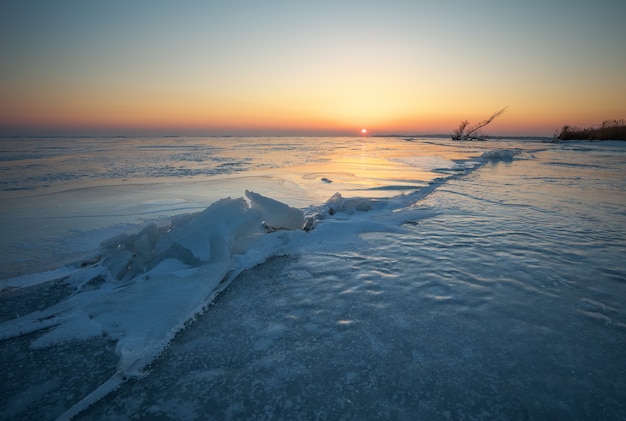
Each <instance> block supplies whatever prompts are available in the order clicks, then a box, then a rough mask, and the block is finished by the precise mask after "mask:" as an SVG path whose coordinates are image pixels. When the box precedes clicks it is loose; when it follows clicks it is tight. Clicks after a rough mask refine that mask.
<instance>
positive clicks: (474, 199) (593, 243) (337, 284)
mask: <svg viewBox="0 0 626 421" xmlns="http://www.w3.org/2000/svg"><path fill="white" fill-rule="evenodd" d="M303 142H304V143H305V141H303ZM385 142H390V143H389V144H385V145H384V146H385V148H387V147H388V148H389V149H391V148H392V147H402V148H408V147H411V148H415V152H414V153H415V154H419V151H420V150H421V149H422V148H426V147H428V145H426V144H425V143H424V142H417V141H415V142H402V143H401V145H400V146H398V145H394V144H392V143H391V142H393V140H385ZM268 143H271V142H270V141H268ZM388 145H391V146H388ZM493 146H494V145H492V144H487V143H480V144H478V143H476V144H474V143H472V144H471V145H470V146H465V145H464V146H462V147H463V148H466V147H467V148H470V149H471V151H470V152H463V153H459V154H458V155H457V154H450V155H446V156H445V157H441V158H438V157H436V156H435V155H436V154H434V153H433V155H432V156H433V157H432V158H424V159H423V162H424V163H427V164H428V165H430V167H432V168H433V169H436V170H437V173H438V174H436V175H435V177H438V178H433V179H425V180H422V179H419V180H417V181H419V182H420V183H417V182H415V183H414V182H413V181H412V180H409V179H408V178H406V173H405V172H402V175H401V177H403V178H402V179H403V180H404V181H407V184H412V185H416V186H418V187H415V190H414V191H408V192H406V193H404V194H400V195H396V196H393V197H379V196H377V197H375V198H374V197H369V196H365V195H364V193H367V190H363V189H360V190H358V191H354V190H350V189H346V188H345V187H346V186H347V185H349V183H348V184H347V183H345V180H346V173H345V172H341V171H339V172H337V173H332V177H333V183H332V185H330V184H329V183H323V182H320V179H321V178H325V177H330V176H331V173H320V172H317V171H308V170H307V171H302V172H300V173H298V174H303V173H304V174H306V177H308V178H306V177H305V178H303V179H304V180H305V181H306V180H310V183H309V184H306V185H307V186H309V188H311V189H320V191H322V192H326V193H328V194H327V196H325V198H328V197H329V196H330V198H329V199H328V200H327V201H325V202H323V199H322V200H320V202H318V203H316V204H315V205H312V206H310V207H308V208H304V207H302V208H297V207H294V206H290V205H288V204H287V201H286V200H285V197H288V196H289V194H292V192H294V191H298V188H300V187H296V188H294V189H293V190H289V187H288V186H290V185H292V184H289V183H288V182H287V181H289V182H293V183H294V185H296V184H297V183H295V182H294V180H296V179H297V177H296V176H294V175H292V174H291V173H290V172H289V171H287V170H285V173H289V177H284V178H282V179H281V180H280V182H276V183H272V184H271V185H272V186H273V187H272V188H271V189H270V188H269V186H270V184H269V183H268V180H269V178H261V179H262V180H263V182H262V183H260V185H265V186H266V189H263V190H259V189H257V188H258V185H259V184H254V185H251V186H246V187H248V189H249V190H246V191H245V195H244V197H240V198H234V199H232V198H227V199H221V200H216V201H213V200H212V202H209V203H212V204H211V205H210V206H208V207H207V206H204V207H202V208H198V209H203V210H201V211H200V212H196V213H185V214H180V215H176V216H170V217H167V218H161V219H159V220H157V221H156V222H151V223H142V224H141V225H134V226H135V228H134V229H133V230H131V231H127V232H125V233H124V234H122V235H118V236H116V237H113V238H110V239H109V240H107V241H105V242H104V243H103V244H102V246H101V247H100V248H99V251H98V255H97V257H98V258H96V259H93V258H91V259H89V260H84V261H82V265H81V264H72V265H69V266H65V267H63V268H61V269H57V270H54V271H49V272H46V273H40V274H33V275H26V276H22V277H19V278H14V279H12V280H11V279H9V280H5V281H3V283H2V284H1V286H2V287H3V290H2V291H3V293H4V294H5V297H6V300H5V303H7V306H6V307H4V306H3V308H0V312H1V313H2V315H3V319H2V320H4V321H3V322H2V323H1V324H0V339H4V340H5V341H4V342H2V343H3V348H2V349H0V352H1V353H2V356H3V359H4V366H3V374H2V375H3V376H4V377H2V379H0V380H4V384H5V388H6V390H7V392H6V393H5V394H4V395H3V396H2V397H0V399H3V400H2V401H0V403H1V404H2V405H0V406H2V407H3V409H0V415H1V416H4V417H7V418H18V417H21V418H29V417H32V418H37V417H38V416H43V417H44V418H45V417H46V415H45V414H48V413H50V414H52V416H51V417H52V418H56V417H57V416H58V414H61V413H63V411H66V412H65V413H64V414H63V415H62V416H61V418H62V419H63V418H66V419H67V418H69V417H71V416H73V415H77V414H80V416H82V417H84V419H97V418H109V419H113V418H123V417H130V418H133V417H151V416H154V417H155V418H158V417H170V418H179V419H180V418H184V417H189V418H199V417H202V416H203V414H204V415H206V414H210V416H214V417H215V418H225V417H226V418H227V417H228V416H231V417H233V418H237V417H240V418H250V419H252V418H263V417H265V418H271V417H272V416H273V417H274V418H293V416H294V414H303V415H302V416H303V417H305V418H327V419H331V418H337V419H339V418H352V419H362V418H367V417H377V418H383V419H384V418H388V419H394V418H412V417H413V416H417V417H419V416H422V417H423V418H429V419H430V418H433V419H437V418H446V417H448V418H450V417H451V418H454V417H455V416H456V415H458V417H459V418H461V417H463V416H467V417H476V418H480V417H493V418H527V417H531V418H572V417H574V418H575V417H576V416H582V417H583V418H590V419H592V418H597V415H604V416H606V417H609V418H620V416H622V415H624V414H625V413H626V411H625V410H624V407H623V404H621V403H620V401H623V399H621V398H623V390H625V389H624V387H623V386H624V381H623V378H626V377H625V376H624V375H623V374H624V373H625V366H624V364H623V362H621V359H620V357H621V355H622V350H621V348H620V344H621V343H622V342H623V339H624V326H626V324H625V320H626V319H625V318H624V312H623V310H622V307H623V306H620V300H621V299H622V298H623V285H624V282H623V279H624V270H623V265H621V262H623V257H624V248H623V232H624V226H626V222H625V221H624V220H623V217H624V214H623V212H622V211H621V209H623V203H624V198H623V193H621V192H623V191H624V190H623V188H622V186H623V177H621V175H622V173H623V171H622V170H623V154H621V152H620V151H621V150H620V149H619V148H620V147H619V146H614V148H616V149H617V153H611V154H605V155H603V154H598V157H595V158H594V159H596V161H597V162H595V161H594V159H590V157H592V158H593V155H592V154H589V152H590V150H589V149H586V150H585V151H584V152H581V151H580V150H579V149H574V148H570V149H567V148H565V147H564V146H559V145H553V146H549V147H548V148H555V150H554V151H552V150H550V149H545V148H544V150H542V152H541V153H538V154H537V156H540V157H541V159H540V158H537V159H534V158H533V159H532V160H519V161H518V160H517V158H515V157H517V156H518V154H521V153H524V152H523V150H526V151H528V150H530V147H528V146H525V145H523V144H521V143H519V142H518V143H516V144H515V146H516V147H515V148H507V149H505V148H504V147H502V145H495V146H496V147H495V148H494V147H493ZM592 146H593V145H592ZM592 146H590V147H592ZM458 147H459V148H460V147H461V146H458ZM593 147H596V146H593ZM364 148H365V145H364V144H356V145H350V148H349V149H347V150H348V152H347V153H348V154H351V155H356V157H354V156H351V161H350V162H351V165H352V167H351V168H356V167H357V166H358V165H357V164H355V162H356V163H358V162H359V159H360V157H361V156H364V157H365V158H367V156H366V154H365V153H364V152H363V150H364ZM455 148H457V146H455ZM532 148H533V150H538V149H539V148H540V146H537V145H535V146H532ZM165 149H167V148H165ZM455 150H456V149H455ZM409 152H410V151H409ZM435 152H436V150H435ZM281 153H283V152H281ZM582 153H584V156H581V155H580V154H582ZM603 153H604V152H603ZM403 154H407V152H406V151H405V152H403ZM567 154H574V155H575V156H573V157H571V156H568V155H567ZM576 154H578V155H576ZM398 155H402V154H398ZM600 155H602V156H601V158H599V156H600ZM409 156H410V153H409ZM189 158H191V157H189ZM610 159H614V161H610ZM366 161H367V160H366V159H364V162H366ZM500 161H502V162H511V164H507V165H499V164H498V162H500ZM377 162H378V161H377ZM405 162H406V163H408V164H410V165H411V166H415V168H416V169H417V168H418V167H419V165H421V164H420V159H417V158H416V159H406V160H405ZM581 162H584V163H585V166H582V165H580V163H581ZM490 163H493V165H491V164H490ZM518 163H519V164H518ZM552 163H559V164H560V165H559V166H558V167H555V166H554V165H552ZM486 164H488V165H486ZM561 164H562V165H561ZM485 165H486V167H485V168H484V170H483V171H477V172H476V173H473V172H474V171H476V170H479V169H480V168H483V166H485ZM611 165H613V167H611ZM372 167H373V166H372ZM394 168H396V167H394ZM599 173H601V174H603V175H602V177H603V178H602V179H601V180H603V181H601V182H600V181H598V177H599V176H598V174H599ZM310 174H315V177H309V175H310ZM379 175H380V174H379V173H374V174H371V175H368V177H371V179H376V177H377V176H379ZM409 175H410V174H409ZM384 177H389V175H388V174H385V175H384ZM384 177H383V178H384ZM611 177H613V178H611ZM252 178H254V177H250V178H249V180H252ZM244 179H245V178H244ZM242 180H243V179H242ZM306 182H308V181H306ZM386 182H387V179H386V178H385V183H386ZM391 182H393V183H395V181H394V180H391ZM226 183H227V182H226V181H225V180H222V181H220V183H216V184H215V185H216V186H217V185H222V184H226ZM263 183H265V184H263ZM385 183H381V184H383V187H387V186H388V185H389V184H390V183H388V184H385ZM598 183H600V184H601V183H605V184H601V185H602V186H603V187H605V188H607V189H609V190H610V189H613V190H611V192H612V194H605V193H604V192H603V191H602V190H595V189H596V187H597V186H598ZM298 186H301V185H298ZM420 186H421V187H420ZM615 186H617V187H615ZM330 189H332V190H330ZM139 190H140V189H139V188H138V187H137V186H135V187H134V188H131V189H129V191H131V192H135V193H138V192H139ZM243 190H244V189H243V188H241V189H239V190H237V191H238V192H241V191H243ZM251 190H254V191H263V192H264V193H267V191H268V190H269V191H270V192H271V193H270V194H268V196H272V197H274V198H270V197H267V196H263V195H260V194H258V193H255V192H253V191H251ZM169 191H170V192H173V193H172V194H171V195H170V196H169V197H170V199H171V200H169V199H167V198H166V197H168V196H167V195H165V194H163V191H161V192H160V193H161V194H160V195H159V196H143V197H141V198H139V199H138V201H137V203H141V204H142V206H144V205H146V206H152V205H158V206H168V205H173V206H178V205H184V204H185V203H187V202H183V199H181V200H179V199H178V198H179V197H184V196H183V194H184V192H182V191H178V189H176V188H172V189H171V190H169ZM334 191H337V193H336V194H334V195H333V192H334ZM85 193H86V194H87V193H88V192H85ZM207 194H208V193H207ZM210 194H216V192H215V191H211V192H210ZM276 194H277V195H278V197H277V196H275V195H276ZM316 194H318V193H316ZM222 197H226V196H222ZM278 198H280V199H281V200H277V199H278ZM599 198H601V200H600V199H599ZM184 200H187V199H184ZM290 203H292V202H290ZM305 203H308V202H305ZM116 204H119V202H117V203H116ZM185 206H187V205H185ZM185 209H188V208H187V207H186V208H185ZM103 213H104V212H103ZM302 228H304V230H303V229H302ZM273 256H287V257H284V258H280V259H273V258H272V257H273ZM268 260H269V263H267V264H262V265H258V264H259V263H262V262H267V261H268ZM253 267H254V269H252V270H249V271H246V272H245V273H244V275H243V276H241V277H238V276H239V275H240V274H241V273H242V271H245V270H247V269H250V268H253ZM59 277H60V278H61V279H59ZM236 277H238V278H237V282H235V284H234V285H231V286H232V288H230V289H229V290H228V291H227V292H226V293H225V294H223V295H221V296H220V300H219V301H218V302H217V305H216V306H214V307H209V308H210V311H206V309H207V306H208V305H209V304H210V303H211V302H212V301H213V299H214V298H215V297H216V296H217V295H218V294H220V293H221V292H222V291H224V289H225V288H226V286H228V285H229V284H230V283H231V281H233V280H234V279H235V278H236ZM620 291H622V292H620ZM29 294H33V295H34V297H33V298H32V299H31V298H28V295H29ZM22 301H24V305H23V306H21V307H20V306H18V305H17V303H21V302H22ZM13 302H15V303H16V304H15V306H14V305H13ZM13 313H14V314H13ZM193 320H197V322H196V323H194V324H192V325H190V326H189V327H188V328H187V329H182V328H183V327H185V326H188V325H189V324H190V322H191V321H193ZM181 330H182V332H181ZM31 334H32V335H31ZM175 335H176V337H175ZM587 341H588V342H590V343H593V344H594V346H588V345H586V344H585V343H586V342H587ZM595 345H598V346H595ZM169 346H172V348H171V349H170V351H169V352H168V353H166V354H165V355H164V357H163V358H162V359H157V358H156V357H158V356H159V355H163V351H164V350H165V349H166V348H167V347H169ZM113 350H114V351H115V354H114V355H113ZM98 352H99V353H100V354H99V355H106V354H107V353H108V354H110V355H109V357H100V358H104V362H100V363H97V361H96V358H95V357H93V358H94V361H93V364H90V365H92V366H93V367H89V368H84V366H83V365H78V364H76V367H77V368H76V369H75V370H73V369H71V368H70V369H66V368H64V367H65V366H63V365H62V363H60V362H62V361H65V360H66V359H67V358H70V357H71V356H72V355H78V356H82V355H88V356H89V357H90V358H91V357H92V356H95V355H98ZM34 355H35V356H37V357H36V358H33V356H34ZM113 356H115V357H116V362H112V358H113ZM69 360H71V358H70V359H69ZM31 361H36V362H35V363H33V364H34V365H33V366H30V368H29V366H28V364H29V362H31ZM12 362H15V363H14V364H13V363H12ZM90 363H91V360H90ZM99 364H100V365H103V366H105V367H109V370H108V371H107V370H105V369H101V370H100V371H99V372H100V374H99V375H98V376H95V375H92V373H91V371H90V370H91V369H92V368H93V370H94V371H97V370H98V367H99ZM148 365H150V366H149V367H148ZM24 367H25V368H24ZM100 368H102V367H100ZM147 368H149V370H152V371H149V370H147ZM87 371H89V373H88V374H85V373H87ZM132 377H135V378H140V379H141V380H140V381H131V382H125V380H127V379H128V378H132ZM42 379H45V381H42ZM68 379H69V380H70V383H71V382H76V383H80V385H78V386H76V385H72V386H69V385H67V384H66V383H67V380H68ZM33 384H38V385H40V386H37V387H32V385H33ZM115 389H117V391H115ZM5 396H6V398H5ZM42 402H48V406H45V405H42ZM50 402H52V403H50ZM320 402H323V403H324V404H323V405H320ZM94 403H95V404H96V405H95V406H94V407H91V408H89V409H88V407H89V406H90V405H91V404H94ZM51 406H52V407H53V409H52V410H50V408H51ZM38 408H42V409H38ZM84 410H87V411H86V412H82V411H84ZM46 411H48V412H46ZM602 411H606V412H604V413H603V412H602ZM42 414H44V415H42ZM580 414H582V415H580Z"/></svg>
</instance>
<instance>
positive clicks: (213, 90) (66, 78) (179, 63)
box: [0, 0, 626, 135]
mask: <svg viewBox="0 0 626 421" xmlns="http://www.w3.org/2000/svg"><path fill="white" fill-rule="evenodd" d="M625 12H626V3H624V2H621V1H598V2H583V1H551V2H544V1H526V2H523V3H522V2H517V1H475V2H464V1H441V2H434V1H433V2H425V1H385V2H382V1H363V0H361V1H317V2H308V1H236V2H226V1H224V2H205V1H197V2H176V3H171V2H154V1H144V2H139V1H124V2H117V1H110V2H93V3H92V2H83V1H57V2H43V1H42V2H27V1H25V2H14V3H13V4H3V5H2V6H0V16H1V17H0V31H1V34H0V35H1V40H0V47H1V49H2V50H1V51H2V57H3V60H2V64H1V65H0V72H1V76H2V77H1V80H0V94H1V97H0V134H5V135H13V134H118V133H119V134H125V133H130V134H141V133H145V134H158V133H165V134H167V133H181V134H222V133H231V134H295V133H302V134H333V133H337V134H353V133H357V132H358V131H359V130H360V129H361V128H362V127H368V128H369V129H370V131H373V132H379V133H380V132H412V133H415V132H438V133H441V132H444V133H445V132H447V131H449V130H451V129H452V128H453V127H454V126H455V125H456V124H457V123H458V121H459V120H460V119H464V118H469V119H470V120H474V119H481V118H483V117H485V116H486V115H488V114H490V113H491V112H492V111H495V110H497V109H499V108H502V107H504V106H506V105H508V106H509V110H508V111H507V113H506V114H505V115H503V116H502V117H501V118H500V119H498V120H497V121H496V122H494V123H493V125H492V127H491V130H490V131H491V132H497V133H511V134H514V133H518V134H542V135H551V134H552V131H553V130H554V129H557V128H558V127H560V126H561V125H563V124H593V123H597V122H600V121H602V120H603V119H608V118H624V117H625V116H626V99H625V98H626V81H625V78H624V76H623V75H624V74H626V44H624V41H623V40H625V39H626V26H624V25H622V22H621V18H622V16H624V14H625Z"/></svg>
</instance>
